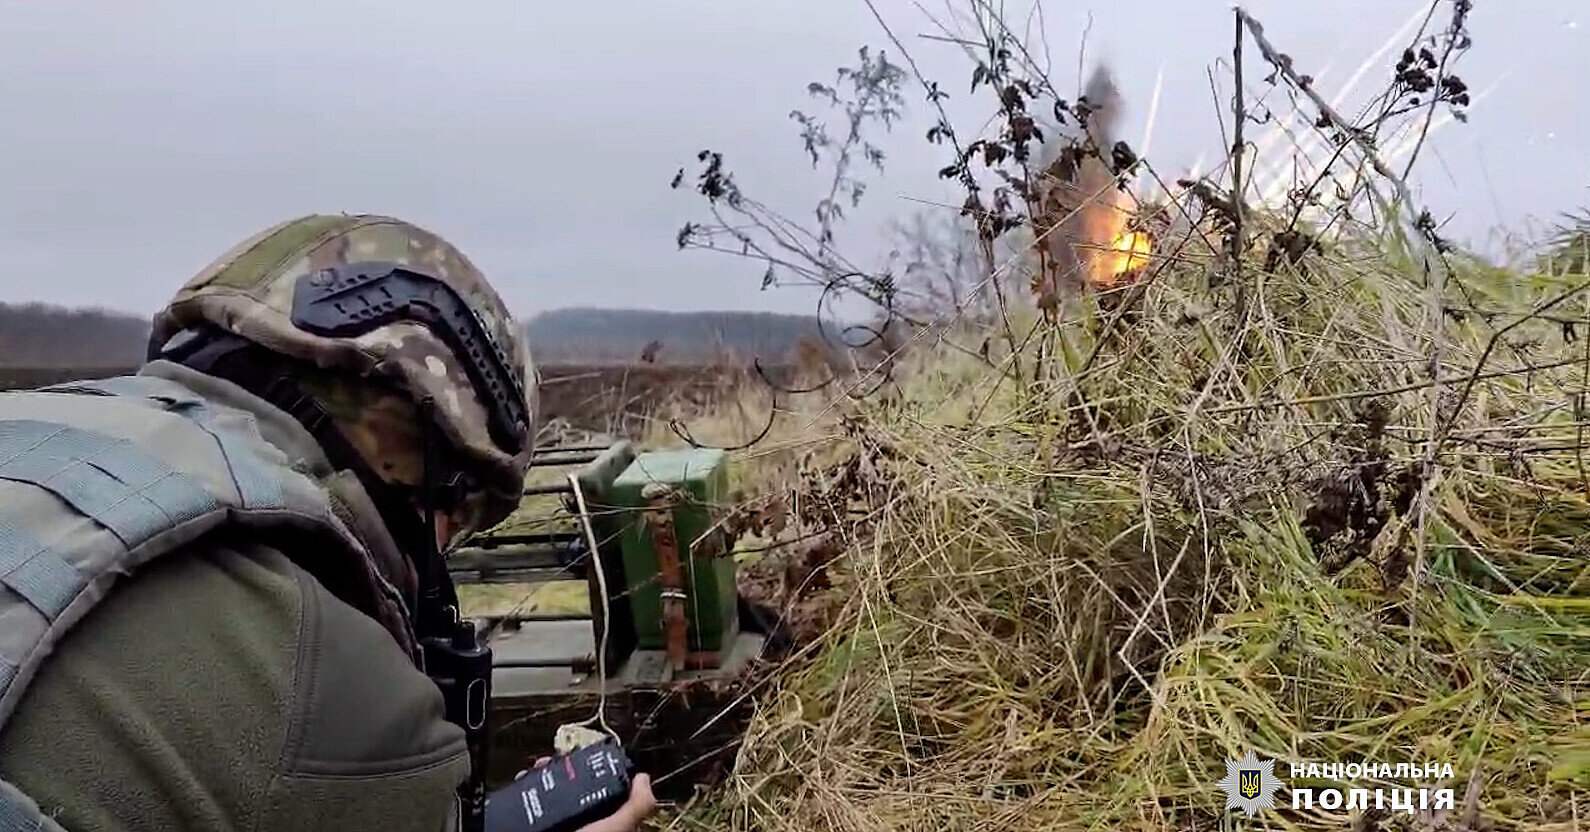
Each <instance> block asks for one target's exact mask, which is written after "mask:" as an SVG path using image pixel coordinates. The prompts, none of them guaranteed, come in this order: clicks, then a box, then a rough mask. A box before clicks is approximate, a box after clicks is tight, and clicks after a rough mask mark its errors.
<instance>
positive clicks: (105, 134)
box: [0, 0, 1590, 314]
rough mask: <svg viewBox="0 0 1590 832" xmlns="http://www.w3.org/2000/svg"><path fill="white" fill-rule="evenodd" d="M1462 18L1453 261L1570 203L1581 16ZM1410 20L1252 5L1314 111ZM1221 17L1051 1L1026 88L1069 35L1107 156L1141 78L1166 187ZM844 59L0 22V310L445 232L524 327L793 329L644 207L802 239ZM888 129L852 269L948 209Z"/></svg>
mask: <svg viewBox="0 0 1590 832" xmlns="http://www.w3.org/2000/svg"><path fill="white" fill-rule="evenodd" d="M877 2H878V7H879V9H880V11H881V12H882V13H883V15H884V16H885V18H886V19H887V20H888V22H889V23H890V25H891V26H892V27H893V28H894V29H895V31H896V33H897V34H899V35H900V36H901V37H902V38H903V39H904V41H905V42H906V46H907V47H908V48H909V49H910V50H912V52H913V54H914V56H915V57H916V58H917V59H918V61H919V63H920V64H921V65H922V67H923V69H924V70H925V71H926V72H927V74H929V75H931V76H935V77H937V78H939V79H941V80H942V81H943V83H944V86H945V88H946V89H948V90H950V91H951V93H952V94H953V95H955V96H956V99H955V100H954V102H953V103H954V107H955V110H954V113H955V115H956V116H957V117H958V118H960V119H961V120H962V121H963V122H964V123H963V124H962V127H963V129H975V128H976V127H977V126H978V125H979V124H980V123H981V119H983V118H985V117H986V116H987V114H988V110H987V108H986V104H982V103H979V104H978V105H976V106H974V105H973V103H972V102H970V101H967V100H966V96H965V94H964V93H965V90H966V83H967V79H968V77H969V74H970V67H969V65H968V64H966V62H965V58H964V56H962V55H960V54H959V52H958V50H956V49H955V48H954V47H953V46H948V45H945V44H943V43H936V42H932V41H928V40H924V39H922V38H919V37H918V35H919V34H922V33H929V32H932V31H934V29H933V26H932V24H931V23H930V22H929V21H928V20H927V19H926V18H925V17H924V16H923V15H922V14H921V12H920V11H918V10H917V8H916V7H915V6H914V5H913V4H912V3H910V2H907V0H877ZM952 2H960V0H952ZM924 5H926V6H928V7H929V8H933V9H940V8H941V7H942V0H924ZM1444 5H1445V4H1444V3H1443V6H1444ZM1475 5H1476V6H1477V8H1476V10H1475V12H1474V14H1473V18H1472V29H1473V31H1474V34H1475V40H1476V45H1475V47H1474V49H1473V51H1472V52H1471V53H1470V54H1469V56H1468V57H1467V58H1466V59H1465V62H1464V64H1463V65H1462V69H1461V74H1462V75H1463V76H1464V77H1465V78H1466V79H1467V80H1468V81H1469V83H1470V86H1471V87H1473V88H1475V89H1476V90H1481V89H1486V88H1488V87H1491V86H1492V85H1495V89H1494V91H1493V92H1491V93H1490V94H1489V96H1488V97H1487V98H1486V99H1485V100H1484V101H1482V102H1480V103H1479V104H1478V105H1477V106H1476V107H1475V108H1474V113H1473V118H1472V121H1471V123H1470V124H1468V125H1466V126H1464V125H1452V126H1451V127H1449V128H1447V129H1445V130H1444V131H1442V132H1441V133H1440V134H1439V135H1438V136H1437V141H1436V148H1437V150H1438V151H1439V153H1438V155H1437V156H1431V157H1430V159H1429V164H1427V165H1425V166H1424V167H1423V171H1422V174H1421V175H1420V179H1419V181H1420V183H1421V186H1422V196H1423V198H1424V199H1425V201H1426V202H1428V203H1429V204H1430V205H1431V206H1432V207H1434V208H1435V209H1436V212H1437V213H1438V214H1440V215H1443V216H1444V215H1446V214H1455V215H1456V216H1455V219H1454V220H1453V225H1452V228H1453V229H1454V230H1456V231H1457V232H1459V236H1466V237H1470V238H1477V237H1480V236H1482V235H1483V234H1484V233H1485V232H1486V231H1487V229H1490V228H1492V227H1495V226H1497V225H1507V226H1513V227H1519V226H1522V225H1524V224H1525V223H1526V222H1528V221H1530V219H1531V218H1534V219H1535V220H1537V221H1549V220H1551V219H1552V218H1553V217H1555V216H1556V215H1557V214H1558V213H1559V212H1562V211H1567V210H1571V209H1574V208H1577V207H1581V206H1585V205H1587V204H1590V190H1587V189H1590V155H1587V150H1590V132H1587V131H1590V96H1587V95H1585V94H1583V86H1584V84H1585V83H1586V82H1587V81H1590V40H1587V37H1590V10H1586V9H1584V6H1585V4H1584V3H1583V2H1580V0H1506V2H1502V0H1476V2H1475ZM1419 6H1420V4H1419V3H1418V2H1416V0H1317V1H1316V2H1309V0H1255V2H1253V3H1251V4H1250V8H1251V10H1252V11H1253V12H1254V13H1255V14H1256V15H1257V16H1259V17H1261V18H1262V19H1263V20H1264V21H1265V22H1266V26H1267V32H1268V33H1269V35H1270V36H1271V37H1272V38H1273V39H1274V40H1275V41H1277V43H1278V44H1279V45H1280V46H1281V48H1283V49H1284V50H1286V51H1287V52H1289V53H1290V54H1291V55H1292V56H1293V57H1294V59H1295V60H1296V61H1297V63H1298V65H1299V66H1300V67H1302V68H1304V69H1305V70H1306V71H1312V72H1314V73H1315V74H1316V75H1317V76H1319V77H1320V79H1321V85H1322V87H1324V88H1326V89H1327V90H1334V89H1335V88H1336V87H1338V86H1339V85H1340V83H1341V82H1342V81H1344V80H1345V79H1346V78H1347V76H1349V75H1350V74H1351V73H1352V72H1353V70H1354V69H1355V68H1356V67H1357V65H1358V64H1359V63H1360V62H1361V61H1362V60H1363V59H1364V58H1365V57H1367V56H1368V55H1369V54H1370V53H1371V52H1372V51H1374V50H1375V49H1376V48H1377V47H1379V46H1380V44H1381V43H1382V42H1384V41H1385V40H1386V37H1387V36H1388V35H1389V34H1390V33H1392V32H1393V31H1395V30H1396V29H1397V28H1398V26H1400V25H1401V24H1402V23H1403V22H1404V21H1405V20H1407V19H1408V18H1409V16H1410V14H1411V13H1413V12H1414V11H1415V10H1416V9H1417V8H1418V7H1419ZM1009 7H1010V8H1012V9H1025V8H1026V7H1027V6H1026V4H1025V3H1024V2H1021V0H1011V2H1010V4H1009ZM1229 8H1230V7H1229V4H1228V3H1227V2H1225V0H1140V2H1130V0H1116V1H1115V2H1104V0H1050V1H1049V2H1047V3H1046V4H1045V6H1044V10H1045V20H1046V22H1047V27H1046V32H1047V35H1048V41H1049V46H1050V49H1051V52H1052V55H1053V58H1054V61H1055V77H1056V80H1057V81H1058V82H1060V83H1061V84H1062V85H1073V86H1074V85H1075V84H1076V63H1077V55H1078V47H1079V44H1080V42H1081V40H1082V32H1083V30H1084V28H1085V27H1086V26H1087V22H1088V18H1089V15H1090V14H1091V15H1092V26H1091V34H1090V35H1089V37H1088V48H1087V53H1086V54H1087V57H1088V60H1089V63H1090V64H1091V63H1092V62H1093V61H1094V60H1096V59H1107V60H1108V61H1109V62H1110V64H1111V65H1112V66H1113V67H1114V68H1115V71H1116V73H1117V75H1118V76H1119V78H1120V82H1121V87H1122V88H1123V92H1124V94H1125V95H1126V97H1127V99H1128V102H1129V104H1130V107H1129V111H1128V113H1127V115H1126V118H1125V123H1126V125H1127V128H1126V131H1125V132H1126V134H1127V137H1128V138H1129V139H1131V140H1132V141H1133V143H1134V144H1136V143H1137V141H1138V140H1139V139H1140V138H1141V132H1142V124H1143V120H1144V117H1145V113H1146V110H1147V103H1148V100H1149V98H1150V95H1151V92H1152V90H1153V89H1154V83H1155V78H1156V75H1158V74H1159V73H1161V72H1163V76H1164V79H1165V80H1164V87H1163V95H1162V101H1161V104H1160V108H1159V116H1158V128H1157V130H1156V132H1155V136H1154V139H1153V147H1152V154H1151V155H1152V158H1153V159H1154V160H1155V161H1156V164H1157V165H1158V166H1159V167H1160V168H1162V169H1166V170H1172V171H1174V170H1178V169H1185V168H1186V167H1188V166H1191V165H1192V164H1194V162H1195V161H1196V160H1197V159H1198V158H1199V157H1200V156H1201V155H1206V154H1207V155H1208V156H1210V157H1214V156H1217V155H1218V154H1219V144H1220V142H1219V138H1218V136H1219V134H1218V128H1217V126H1216V121H1215V118H1214V107H1215V105H1214V102H1213V101H1212V99H1211V95H1210V92H1209V81H1208V79H1207V77H1206V75H1205V69H1206V68H1207V67H1208V66H1210V65H1211V63H1212V62H1213V61H1215V60H1216V59H1218V58H1220V57H1222V56H1225V55H1229V53H1230V49H1231V15H1230V11H1229ZM1445 14H1446V9H1445V8H1443V9H1442V10H1441V11H1439V12H1438V17H1437V19H1438V20H1440V19H1444V17H1445ZM869 43H870V44H876V45H886V44H887V42H886V40H885V37H884V35H883V33H882V31H881V30H880V29H879V27H878V25H877V23H876V22H875V21H874V20H873V18H872V15H871V13H870V12H869V11H868V9H867V7H866V5H865V4H864V3H863V2H861V0H626V2H614V0H583V2H552V1H551V0H469V2H457V3H443V2H436V1H435V0H358V2H353V1H351V0H275V1H274V2H270V3H264V2H252V3H236V2H232V3H217V2H213V0H161V1H160V2H123V0H98V2H78V1H74V0H50V1H49V2H44V0H0V300H9V301H27V300H42V301H48V302H53V303H60V304H73V305H78V304H94V305H102V306H107V307H111V308H116V309H123V310H128V311H132V312H137V313H139V314H147V313H149V312H151V311H153V310H154V309H156V308H157V307H158V306H159V305H160V304H161V303H163V302H164V301H165V300H166V298H167V297H168V296H169V294H170V293H171V291H172V290H173V289H174V288H175V287H176V286H177V285H178V284H180V283H181V282H182V281H184V280H185V279H187V278H188V277H189V276H190V275H191V274H192V273H193V272H194V271H195V270H196V269H197V268H199V267H200V266H202V265H203V264H204V263H206V262H208V261H209V260H210V259H211V258H213V257H214V256H215V255H216V254H218V253H219V252H221V251H222V250H224V249H226V248H227V247H229V246H230V245H231V244H232V243H234V242H235V241H236V240H238V239H240V238H242V237H244V236H247V235H249V234H251V233H252V232H254V231H255V230H257V229H259V228H262V227H264V226H266V225H269V224H271V223H274V222H276V221H279V220H281V219H284V218H286V217H290V216H294V215H297V214H302V213H308V212H336V211H349V212H379V213H389V214H393V215H396V216H399V217H402V218H405V219H409V220H411V221H413V222H416V223H419V224H421V225H424V226H427V227H429V228H431V229H432V230H435V231H437V232H439V233H441V234H442V235H444V236H446V237H448V238H449V239H451V240H452V241H453V242H455V243H456V244H457V245H458V246H459V247H460V248H462V249H463V250H464V251H465V253H467V254H468V255H469V256H470V257H471V258H472V259H474V260H475V261H476V263H477V264H478V265H480V266H481V267H482V268H483V269H484V270H485V271H486V273H487V274H488V275H489V276H490V277H491V278H492V279H493V281H494V282H495V283H496V284H497V285H498V286H499V287H500V288H501V289H502V291H503V294H504V295H505V296H506V297H507V298H508V300H509V302H510V304H511V305H513V306H514V307H515V308H516V309H517V310H519V311H520V312H521V313H522V314H530V313H533V312H535V311H539V310H543V309H549V308H555V307H560V306H575V305H586V306H589V305H595V306H636V307H656V308H666V309H701V308H715V309H724V308H735V309H769V310H780V311H793V310H803V309H806V308H808V307H809V305H810V302H811V300H812V298H811V297H810V296H809V295H805V294H798V293H792V292H781V291H776V290H775V291H771V292H761V291H759V290H758V282H759V279H760V276H761V270H760V269H758V268H756V267H755V265H754V264H750V263H746V262H744V261H737V260H734V259H732V258H725V257H722V256H720V255H712V254H707V253H699V252H691V253H680V252H678V251H676V249H675V246H674V234H675V232H676V231H677V229H678V228H679V226H680V224H681V223H683V222H684V221H686V220H687V219H692V218H694V217H696V216H697V213H696V209H697V205H696V200H695V199H693V198H692V196H691V195H689V194H687V193H681V192H673V191H670V190H669V189H668V187H667V183H668V180H669V179H670V177H671V176H672V174H673V171H674V170H675V169H676V168H678V167H679V166H681V165H684V164H687V163H688V162H690V160H691V158H692V157H693V154H694V153H695V152H696V151H698V150H700V149H702V148H704V147H711V148H714V149H717V150H721V151H723V152H724V153H725V154H726V156H727V159H728V162H729V164H730V165H731V166H732V167H733V168H734V170H735V171H736V173H737V177H738V179H739V181H740V182H741V184H742V186H743V187H744V188H746V190H748V191H751V192H754V193H755V194H757V195H759V196H761V197H763V198H765V199H767V200H768V201H770V202H772V203H774V204H776V205H780V206H783V207H785V208H787V209H788V210H790V211H791V212H799V213H800V214H801V215H803V216H804V215H805V214H806V212H808V211H809V210H810V206H811V205H812V203H813V202H815V200H816V199H817V198H818V196H820V190H821V186H822V182H821V181H820V178H819V176H818V175H817V174H816V173H814V172H812V171H811V170H810V169H809V167H808V166H806V164H805V163H804V161H803V160H804V157H803V155H802V151H801V149H800V146H799V141H798V139H797V138H796V134H795V130H794V127H793V125H792V123H791V122H790V121H789V118H788V113H789V111H790V110H791V109H793V108H796V107H801V108H804V109H807V110H812V109H814V106H815V105H813V104H812V103H811V102H810V100H809V99H808V98H807V97H806V95H805V85H806V83H807V82H808V81H810V80H813V79H826V78H829V77H831V74H832V71H833V68H834V67H835V66H837V65H840V64H843V63H847V62H850V61H852V60H853V58H854V53H855V49H856V47H857V46H859V45H861V44H869ZM889 51H890V52H893V51H894V50H893V49H890V50H889ZM1393 60H1394V57H1388V58H1386V59H1385V60H1383V61H1381V62H1380V63H1379V64H1378V65H1377V66H1376V68H1375V70H1374V74H1373V75H1372V76H1371V78H1380V77H1384V73H1387V72H1389V64H1390V63H1391V62H1392V61H1393ZM1261 74H1262V73H1261ZM1372 86H1373V84H1372V83H1371V82H1369V81H1366V82H1365V84H1364V86H1363V87H1362V89H1361V90H1360V92H1367V91H1369V89H1370V88H1371V87H1372ZM910 103H911V105H912V107H913V108H914V109H913V116H914V118H913V120H911V121H910V122H908V123H907V124H905V125H902V126H901V127H899V128H898V129H897V130H896V131H895V132H894V134H893V135H892V136H890V137H889V138H888V139H887V140H886V141H884V142H883V145H884V147H885V149H886V150H887V151H888V152H889V154H890V160H889V165H888V169H887V171H886V173H885V175H884V176H883V178H882V179H881V180H879V181H876V182H874V183H873V184H872V187H871V190H870V191H869V193H868V196H867V198H866V202H865V204H864V208H865V210H864V211H862V212H860V213H858V214H856V215H855V216H854V217H853V219H852V221H851V223H850V225H849V226H848V227H847V229H846V230H845V232H844V236H843V237H842V242H843V243H844V244H845V245H846V247H847V248H849V249H850V250H852V251H855V252H858V253H859V254H860V255H861V257H862V259H867V258H869V257H881V256H882V255H883V253H884V251H885V250H886V246H885V245H884V244H883V243H881V242H880V240H882V239H883V237H882V233H881V232H882V229H883V228H884V227H885V224H886V223H887V221H888V220H889V219H890V218H893V217H902V216H905V215H907V214H909V213H910V212H912V211H915V210H920V209H921V203H919V202H916V201H913V200H914V199H918V200H921V199H925V200H929V201H937V200H942V199H944V198H946V196H947V194H946V193H945V190H944V186H943V185H942V184H940V183H939V182H938V181H936V179H935V178H934V175H933V171H935V170H936V169H937V168H938V167H939V166H941V165H942V164H943V163H944V160H943V159H942V158H941V157H940V154H941V153H942V149H941V148H935V147H932V146H930V145H928V144H927V143H926V142H925V141H924V140H923V132H924V130H925V129H926V125H927V122H926V120H925V114H924V112H923V108H922V107H921V106H919V105H920V103H921V96H920V95H919V93H918V92H917V90H915V89H912V90H911V92H910Z"/></svg>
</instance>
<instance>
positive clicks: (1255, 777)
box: [1215, 751, 1281, 818]
mask: <svg viewBox="0 0 1590 832" xmlns="http://www.w3.org/2000/svg"><path fill="white" fill-rule="evenodd" d="M1215 785H1217V786H1219V787H1220V790H1221V791H1223V792H1225V793H1226V808H1227V809H1241V810H1242V811H1243V813H1244V814H1246V815H1247V816H1248V817H1250V818H1251V817H1253V816H1254V815H1256V814H1258V813H1259V810H1260V809H1274V808H1275V792H1276V790H1278V789H1280V788H1281V781H1280V780H1279V779H1277V778H1276V776H1275V761H1274V760H1260V759H1259V758H1258V757H1257V756H1255V755H1254V753H1253V752H1252V751H1249V752H1248V753H1247V754H1246V755H1245V756H1243V757H1240V758H1238V759H1235V760H1227V761H1226V776H1225V779H1223V780H1221V781H1220V782H1219V783H1216V784H1215Z"/></svg>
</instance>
